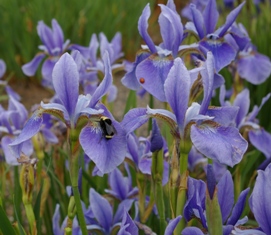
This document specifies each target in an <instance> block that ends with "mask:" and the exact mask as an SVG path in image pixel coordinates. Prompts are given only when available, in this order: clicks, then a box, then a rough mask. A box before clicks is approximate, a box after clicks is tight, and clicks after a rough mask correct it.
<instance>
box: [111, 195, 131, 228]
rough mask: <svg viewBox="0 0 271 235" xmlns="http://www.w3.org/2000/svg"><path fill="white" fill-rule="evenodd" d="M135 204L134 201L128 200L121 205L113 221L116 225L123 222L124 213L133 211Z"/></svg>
mask: <svg viewBox="0 0 271 235" xmlns="http://www.w3.org/2000/svg"><path fill="white" fill-rule="evenodd" d="M133 203H134V199H126V200H124V201H122V202H121V203H120V204H119V206H118V208H117V211H116V213H115V215H114V219H113V223H114V224H116V223H118V222H120V221H121V220H122V217H123V212H124V211H129V210H130V209H131V207H132V205H133Z"/></svg>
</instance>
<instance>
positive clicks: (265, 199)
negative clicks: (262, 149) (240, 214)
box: [249, 164, 271, 234]
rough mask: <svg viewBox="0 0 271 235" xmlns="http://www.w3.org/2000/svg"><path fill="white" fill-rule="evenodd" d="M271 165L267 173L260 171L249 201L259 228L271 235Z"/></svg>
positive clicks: (267, 168)
mask: <svg viewBox="0 0 271 235" xmlns="http://www.w3.org/2000/svg"><path fill="white" fill-rule="evenodd" d="M270 177H271V164H269V165H268V166H267V167H266V169H265V171H262V170H259V171H258V177H257V179H256V183H255V186H254V189H253V192H252V194H251V197H250V199H249V205H250V209H251V210H252V212H253V213H254V217H255V219H256V220H257V222H258V224H259V226H260V227H261V228H262V230H263V231H264V232H265V233H266V234H271V224H270V219H271V204H270V203H269V201H270V195H271V180H270Z"/></svg>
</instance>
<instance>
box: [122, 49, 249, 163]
mask: <svg viewBox="0 0 271 235" xmlns="http://www.w3.org/2000/svg"><path fill="white" fill-rule="evenodd" d="M196 72H197V73H196V74H197V75H198V74H200V76H201V77H202V84H203V89H204V95H203V100H202V102H201V104H198V103H195V102H193V103H192V105H191V106H189V99H190V90H191V88H192V87H193V83H192V84H191V81H193V80H192V78H191V76H190V74H191V73H189V72H188V70H187V68H186V67H185V65H184V63H183V62H182V60H181V59H180V58H177V59H175V60H174V65H173V66H172V68H171V70H170V72H169V74H168V77H167V79H166V81H165V85H164V90H165V96H166V98H167V102H168V103H169V104H170V106H171V109H172V110H173V112H174V114H173V113H171V112H170V111H167V110H163V109H150V108H147V109H143V108H140V109H134V110H131V111H130V112H128V113H127V114H126V115H125V117H124V119H123V121H122V123H123V126H124V128H125V129H127V131H133V130H135V129H136V128H138V127H139V126H141V125H143V124H144V123H145V122H147V120H148V118H149V117H154V118H162V119H163V120H167V122H168V123H169V124H170V125H171V129H172V130H171V131H172V132H173V133H174V134H175V137H177V138H181V139H184V138H187V134H188V133H189V128H190V138H191V141H192V143H193V145H194V146H195V148H196V149H197V150H198V151H199V152H201V153H202V154H204V155H205V156H206V157H208V158H211V159H214V160H216V161H218V162H220V163H222V164H226V165H228V166H234V165H235V164H237V163H239V162H240V161H241V159H242V157H243V154H244V153H245V151H246V149H247V146H248V144H247V142H246V140H245V139H244V138H243V137H242V136H241V135H240V133H239V131H238V129H237V128H235V127H233V126H232V125H231V123H232V122H233V120H234V119H235V117H236V115H237V111H238V108H237V107H227V108H226V109H225V107H210V108H208V105H209V103H210V100H211V96H212V93H213V84H214V82H213V79H214V64H213V56H212V54H211V53H210V52H209V53H208V54H207V60H206V62H205V63H204V64H203V66H202V67H200V68H196ZM222 153H223V154H222Z"/></svg>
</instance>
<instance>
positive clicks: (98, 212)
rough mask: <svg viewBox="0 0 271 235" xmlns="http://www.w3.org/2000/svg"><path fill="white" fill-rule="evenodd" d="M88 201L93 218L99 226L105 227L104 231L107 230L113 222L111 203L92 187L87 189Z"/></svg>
mask: <svg viewBox="0 0 271 235" xmlns="http://www.w3.org/2000/svg"><path fill="white" fill-rule="evenodd" d="M89 202H90V208H91V210H92V212H93V214H94V216H95V218H96V219H97V221H98V222H99V224H100V225H101V227H102V228H103V229H105V231H106V232H109V231H110V227H111V225H112V222H113V210H112V207H111V205H110V204H109V202H108V201H107V200H106V199H105V198H104V197H102V196H101V195H100V194H99V193H97V192H96V191H95V190H94V189H92V188H91V189H90V191H89Z"/></svg>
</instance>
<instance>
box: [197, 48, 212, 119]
mask: <svg viewBox="0 0 271 235" xmlns="http://www.w3.org/2000/svg"><path fill="white" fill-rule="evenodd" d="M204 67H205V69H204V70H201V71H200V74H201V76H202V82H203V90H204V96H203V100H202V102H201V107H200V114H205V113H206V111H207V109H208V106H209V104H210V101H211V98H212V94H213V89H214V88H213V87H214V58H213V55H212V53H211V52H207V59H206V61H205V63H204Z"/></svg>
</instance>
